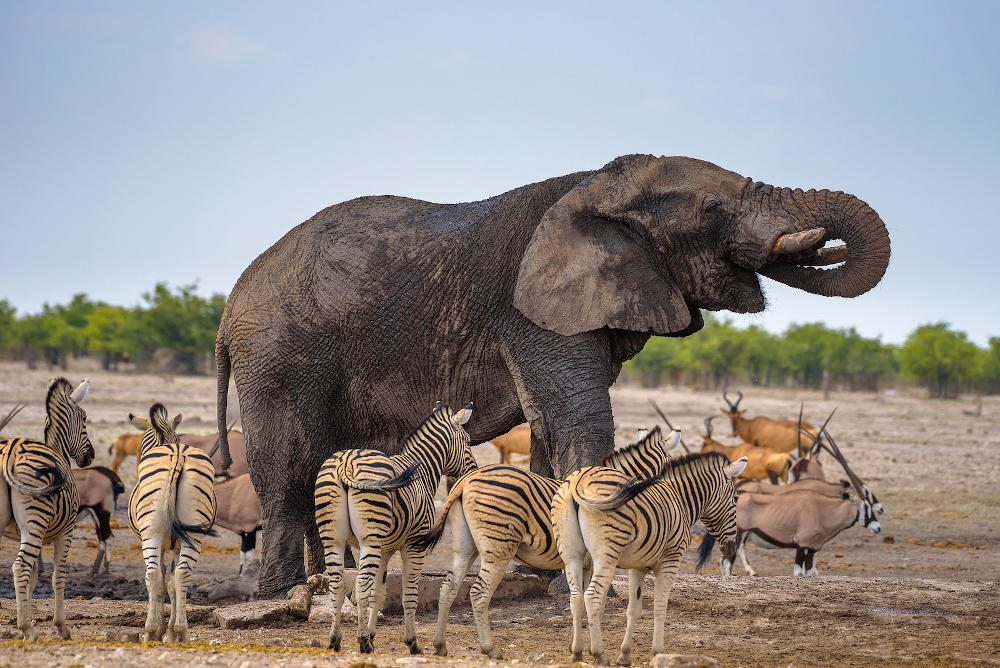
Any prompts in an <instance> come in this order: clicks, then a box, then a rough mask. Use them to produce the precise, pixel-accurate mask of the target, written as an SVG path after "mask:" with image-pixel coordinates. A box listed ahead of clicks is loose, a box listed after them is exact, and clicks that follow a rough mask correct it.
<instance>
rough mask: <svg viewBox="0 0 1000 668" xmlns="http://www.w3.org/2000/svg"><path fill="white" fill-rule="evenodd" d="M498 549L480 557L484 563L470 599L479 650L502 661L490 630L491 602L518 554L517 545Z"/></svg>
mask: <svg viewBox="0 0 1000 668" xmlns="http://www.w3.org/2000/svg"><path fill="white" fill-rule="evenodd" d="M496 547H497V548H500V549H499V550H497V551H496V552H492V551H491V553H490V554H489V556H483V555H480V556H481V559H482V562H481V563H480V565H479V575H477V576H476V579H475V580H474V581H473V583H472V587H471V588H470V589H469V598H470V599H471V600H472V614H473V615H474V616H475V618H476V631H477V632H478V633H479V649H480V650H481V651H482V653H483V654H486V655H487V656H489V657H490V658H491V659H502V658H503V651H501V649H500V648H499V647H497V645H496V642H495V641H494V639H493V634H492V633H491V630H490V601H491V600H492V599H493V593H494V592H495V591H496V590H497V587H499V586H500V581H501V580H503V574H504V571H506V570H507V564H509V563H510V560H511V559H513V558H514V554H515V553H516V552H517V543H514V544H513V545H509V544H508V545H506V546H504V545H502V544H501V545H497V546H496ZM504 548H506V549H504Z"/></svg>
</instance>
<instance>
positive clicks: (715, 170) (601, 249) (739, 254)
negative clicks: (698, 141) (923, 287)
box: [514, 155, 889, 336]
mask: <svg viewBox="0 0 1000 668" xmlns="http://www.w3.org/2000/svg"><path fill="white" fill-rule="evenodd" d="M828 240H842V241H843V242H844V245H841V246H836V247H832V248H823V245H824V243H825V242H826V241H828ZM840 262H842V264H841V265H840V266H837V267H835V268H832V269H818V268H816V267H817V266H821V265H830V264H836V263H840ZM888 263H889V235H888V232H887V231H886V229H885V225H884V224H883V223H882V221H881V219H880V218H879V217H878V214H877V213H875V211H873V210H872V209H871V207H869V206H868V205H867V204H865V203H864V202H862V201H861V200H859V199H858V198H856V197H854V196H852V195H848V194H845V193H842V192H830V191H826V190H819V191H816V190H809V191H802V190H791V189H788V188H783V189H782V188H775V187H773V186H769V185H766V184H763V183H755V182H753V181H751V180H750V179H748V178H744V177H742V176H740V175H739V174H735V173H733V172H730V171H727V170H725V169H722V168H721V167H718V166H716V165H713V164H711V163H709V162H704V161H702V160H694V159H692V158H684V157H670V158H664V157H661V158H656V157H653V156H649V155H630V156H624V157H621V158H618V159H616V160H614V161H612V162H611V163H609V164H608V165H606V166H605V167H604V168H603V169H601V170H599V171H598V172H596V173H594V174H592V175H590V176H589V177H587V178H586V179H584V180H583V181H581V182H580V183H579V184H577V185H576V186H575V187H574V188H573V189H572V190H570V191H569V192H568V193H566V194H565V195H564V196H563V197H562V198H560V199H559V200H558V201H557V202H556V203H555V204H553V205H552V206H551V207H550V208H549V209H548V211H546V212H545V215H544V216H543V217H542V220H541V223H540V224H539V225H538V227H537V228H536V230H535V232H534V235H533V236H532V239H531V242H530V243H529V245H528V248H527V250H526V251H525V253H524V256H523V258H522V260H521V267H520V272H519V274H518V279H517V287H516V290H515V294H514V304H515V306H516V307H517V308H518V310H520V311H521V312H522V313H523V314H524V315H525V316H527V317H528V318H529V319H530V320H532V321H533V322H534V323H535V324H537V325H539V326H541V327H544V328H545V329H549V330H553V331H555V332H558V333H559V334H565V335H572V334H578V333H580V332H586V331H590V330H593V329H599V328H601V327H613V328H618V329H627V330H633V331H642V332H651V333H653V334H661V335H673V336H684V335H687V334H690V333H693V332H696V331H698V330H699V329H701V327H702V326H703V324H704V323H703V321H702V318H701V315H700V313H699V311H698V309H700V308H704V309H709V310H713V311H715V310H729V311H733V312H736V313H756V312H758V311H762V310H763V309H764V306H765V299H764V293H763V292H762V290H761V287H760V282H759V281H758V279H757V274H758V273H760V274H763V275H765V276H768V277H770V278H773V279H775V280H777V281H781V282H782V283H786V284H788V285H791V286H793V287H797V288H801V289H803V290H806V291H807V292H812V293H814V294H820V295H825V296H839V297H855V296H857V295H860V294H863V293H865V292H867V291H868V290H870V289H871V288H872V287H874V286H875V285H876V284H877V283H878V282H879V280H881V278H882V275H883V274H884V273H885V269H886V266H887V265H888Z"/></svg>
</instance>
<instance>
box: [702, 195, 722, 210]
mask: <svg viewBox="0 0 1000 668" xmlns="http://www.w3.org/2000/svg"><path fill="white" fill-rule="evenodd" d="M721 206H722V200H720V199H719V198H718V197H715V196H713V195H708V196H706V197H705V200H704V201H703V202H702V207H703V208H704V209H705V213H714V212H715V211H718V210H719V208H720V207H721Z"/></svg>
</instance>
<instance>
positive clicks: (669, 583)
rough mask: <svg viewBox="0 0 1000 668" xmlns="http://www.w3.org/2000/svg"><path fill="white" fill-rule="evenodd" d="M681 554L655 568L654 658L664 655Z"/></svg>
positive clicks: (673, 555) (668, 558) (669, 558)
mask: <svg viewBox="0 0 1000 668" xmlns="http://www.w3.org/2000/svg"><path fill="white" fill-rule="evenodd" d="M682 556H683V553H680V554H669V555H667V556H666V558H665V559H664V560H663V561H661V562H660V563H658V564H657V565H656V566H655V568H654V575H655V576H656V588H655V589H654V590H653V656H656V655H657V654H662V653H663V635H664V627H665V626H666V623H667V602H668V600H669V598H670V589H671V588H672V587H673V586H674V579H675V578H676V577H677V569H678V568H679V567H680V565H681V557H682Z"/></svg>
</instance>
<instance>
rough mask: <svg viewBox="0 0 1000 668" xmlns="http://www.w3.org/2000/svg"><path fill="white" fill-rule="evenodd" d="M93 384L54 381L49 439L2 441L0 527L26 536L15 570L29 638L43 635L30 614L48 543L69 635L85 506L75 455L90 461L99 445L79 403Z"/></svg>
mask: <svg viewBox="0 0 1000 668" xmlns="http://www.w3.org/2000/svg"><path fill="white" fill-rule="evenodd" d="M88 387H89V383H88V381H86V380H84V381H83V382H82V383H80V385H79V386H77V388H76V389H75V390H74V389H73V386H72V385H70V383H69V381H68V380H66V379H65V378H59V379H56V380H54V381H52V382H51V384H50V385H49V391H48V394H47V395H46V397H45V440H44V441H33V440H30V439H26V438H12V439H6V440H2V441H0V468H2V470H3V476H2V478H0V528H2V529H3V530H4V535H5V536H7V537H9V538H16V537H17V536H18V534H20V538H21V547H20V549H19V550H18V552H17V556H16V557H15V558H14V563H13V564H12V566H11V570H12V571H13V574H14V593H15V597H16V599H17V628H18V630H19V632H20V635H21V637H22V638H23V639H25V640H35V639H36V638H37V637H38V632H37V630H36V629H35V627H34V623H33V621H32V618H31V594H32V592H33V591H34V590H35V584H36V583H37V581H38V560H39V559H40V558H41V552H42V545H43V544H48V543H53V549H54V551H53V558H52V564H53V566H52V591H53V593H54V595H55V599H56V609H55V614H54V615H53V620H52V621H53V623H54V624H55V627H56V630H57V631H58V632H59V637H60V638H62V639H64V640H68V639H69V637H70V634H69V629H68V628H67V627H66V612H65V610H64V609H63V593H64V591H65V588H66V554H67V553H68V551H69V543H70V533H71V532H72V531H73V528H74V527H75V526H76V516H77V513H78V512H79V509H80V496H79V493H78V492H77V489H76V482H75V481H74V479H73V475H72V474H71V473H70V457H72V458H73V460H75V461H76V463H77V464H79V465H80V466H89V465H90V462H92V461H93V459H94V447H93V446H92V445H91V443H90V438H89V437H88V436H87V414H86V413H85V412H84V410H83V409H82V408H80V406H79V405H78V403H79V402H80V401H83V398H84V397H85V396H86V394H87V389H88ZM9 417H11V416H9ZM8 419H9V418H8Z"/></svg>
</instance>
